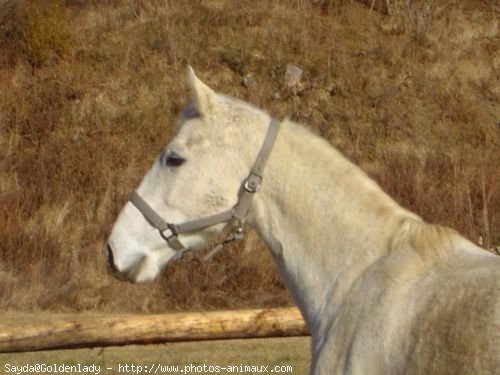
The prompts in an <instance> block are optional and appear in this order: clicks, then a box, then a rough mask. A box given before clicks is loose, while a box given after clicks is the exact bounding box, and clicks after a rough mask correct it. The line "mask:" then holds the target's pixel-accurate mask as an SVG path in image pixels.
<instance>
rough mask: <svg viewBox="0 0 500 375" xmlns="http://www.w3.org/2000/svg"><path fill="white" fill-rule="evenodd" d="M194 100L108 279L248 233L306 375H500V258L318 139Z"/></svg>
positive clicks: (135, 210) (112, 257) (231, 106)
mask: <svg viewBox="0 0 500 375" xmlns="http://www.w3.org/2000/svg"><path fill="white" fill-rule="evenodd" d="M188 81H189V86H190V89H191V94H192V104H191V105H190V106H189V107H188V108H187V109H186V110H185V111H184V112H183V113H182V115H181V116H180V119H179V124H178V129H177V131H176V132H175V136H174V137H173V138H172V140H171V141H170V142H169V143H168V144H167V145H166V146H165V148H164V150H163V151H162V152H161V153H160V155H159V156H158V158H157V159H156V161H155V162H154V164H153V166H152V167H151V169H150V170H149V171H148V173H147V174H146V175H145V177H144V179H143V180H142V182H141V184H140V186H139V187H138V188H137V190H136V191H135V192H134V193H133V194H132V197H131V199H130V201H129V202H128V203H127V204H126V205H125V207H124V208H123V210H122V211H121V213H120V215H119V217H118V219H117V221H116V223H115V224H114V227H113V230H112V232H111V235H110V237H109V240H108V243H107V246H106V248H107V253H108V260H109V263H110V268H111V269H112V272H113V274H114V275H115V276H117V277H119V278H121V279H125V280H128V281H131V282H146V281H150V280H153V279H155V278H156V277H157V276H158V275H159V273H160V272H161V270H162V269H163V268H164V266H165V265H166V264H167V263H168V262H169V261H171V260H172V259H175V258H177V257H178V256H179V255H180V254H182V253H183V252H185V251H187V250H193V251H195V250H197V249H200V248H203V247H205V246H206V245H207V244H208V243H209V242H211V241H213V239H214V238H218V237H220V236H224V235H227V236H228V238H229V239H233V238H236V236H237V235H238V233H239V232H241V229H242V226H243V225H244V224H245V225H249V226H252V227H253V228H255V229H256V231H257V232H258V233H259V235H260V236H261V237H262V238H263V240H264V241H265V243H266V244H267V246H268V248H269V250H270V252H271V254H272V258H273V259H274V261H275V263H276V265H277V267H278V269H279V271H280V274H281V276H282V277H283V279H284V281H285V283H286V285H287V287H288V289H289V291H290V293H291V295H292V297H293V298H294V300H295V302H296V303H297V305H298V306H299V308H300V310H301V312H302V314H303V316H304V319H305V320H306V322H307V324H308V326H309V329H310V332H311V336H312V345H311V350H312V363H311V374H373V375H375V374H383V375H386V374H406V375H409V374H453V375H458V374H474V375H479V374H499V373H500V258H499V257H496V256H494V255H493V254H491V253H489V252H487V251H484V250H483V249H481V248H479V247H477V246H475V245H474V244H473V243H471V242H469V241H468V240H466V239H465V238H463V237H461V236H460V235H459V234H458V233H456V232H455V231H453V230H451V229H448V228H445V227H441V226H437V225H432V224H428V223H426V222H424V221H423V220H422V219H421V218H420V217H419V216H417V215H415V214H414V213H411V212H409V211H407V210H406V209H404V208H402V207H401V206H399V205H398V204H397V203H396V202H395V201H394V200H393V199H391V198H390V197H389V196H388V195H387V194H386V193H384V192H383V191H382V190H381V188H380V187H379V186H378V185H377V184H376V183H375V182H374V181H373V180H371V179H370V178H369V177H368V176H367V175H366V174H365V173H364V172H362V171H361V170H360V169H359V168H358V167H356V166H355V165H353V164H352V163H351V162H349V161H348V160H347V159H346V158H344V157H343V156H342V155H341V154H340V153H339V152H338V151H337V150H335V149H334V148H333V147H331V146H330V145H329V144H328V143H327V142H326V141H325V140H323V139H321V138H319V137H318V136H316V135H314V134H313V133H311V132H310V131H308V130H306V129H305V128H304V127H302V126H300V125H298V124H295V123H294V122H292V121H289V120H285V121H283V122H281V123H278V122H277V121H275V120H273V119H272V118H271V117H270V116H269V115H268V114H266V113H265V112H263V111H261V110H259V109H257V108H255V107H253V106H251V105H249V104H247V103H245V102H242V101H240V100H237V99H234V98H231V97H227V96H224V95H221V94H218V93H216V92H214V91H213V90H212V89H211V88H209V87H208V86H207V85H205V84H204V83H203V82H201V81H200V80H199V79H198V78H197V77H196V76H195V74H194V72H193V71H192V69H191V68H189V69H188Z"/></svg>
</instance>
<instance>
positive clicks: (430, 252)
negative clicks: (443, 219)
mask: <svg viewBox="0 0 500 375" xmlns="http://www.w3.org/2000/svg"><path fill="white" fill-rule="evenodd" d="M463 241H466V240H465V239H464V238H463V237H462V236H461V235H460V234H459V233H458V232H456V231H455V230H453V229H451V228H448V227H444V226H441V225H436V224H429V223H426V222H425V221H423V220H417V219H415V218H404V219H402V220H401V221H400V223H399V228H398V230H397V231H396V233H395V234H394V236H393V237H392V238H391V241H390V253H393V252H395V251H400V250H413V251H414V252H416V253H417V254H418V255H420V257H421V258H422V259H429V258H431V259H437V258H444V257H447V256H449V255H451V254H452V253H453V252H454V251H455V250H457V249H458V245H459V244H460V243H461V242H463Z"/></svg>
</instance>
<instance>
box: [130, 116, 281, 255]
mask: <svg viewBox="0 0 500 375" xmlns="http://www.w3.org/2000/svg"><path fill="white" fill-rule="evenodd" d="M278 130H279V122H278V121H276V120H274V119H271V122H270V123H269V129H268V130H267V134H266V138H265V139H264V143H263V144H262V147H261V149H260V151H259V154H258V155H257V159H256V160H255V163H254V164H253V166H252V169H251V170H250V173H249V174H248V176H247V178H246V179H245V180H244V181H243V183H242V184H241V188H240V192H239V197H238V202H236V204H235V205H234V206H233V207H232V208H231V209H229V210H226V211H223V212H220V213H217V214H215V215H211V216H207V217H204V218H201V219H197V220H192V221H186V222H184V223H181V224H172V223H169V222H167V221H165V220H163V218H162V217H161V216H160V215H158V213H157V212H156V211H155V210H154V209H153V208H152V207H151V206H150V205H149V204H148V203H147V202H146V201H145V200H144V199H142V197H141V196H140V195H139V193H138V192H137V191H135V190H134V191H133V192H132V194H131V195H130V198H129V200H130V202H131V203H132V204H133V205H134V206H135V207H136V208H137V209H138V210H139V211H140V212H141V213H142V214H143V215H144V217H145V218H146V220H147V221H148V222H149V223H150V224H151V225H152V226H153V227H155V228H156V229H158V231H159V232H160V235H161V236H162V237H163V239H165V241H167V243H168V245H169V246H170V247H171V248H172V249H174V250H175V251H180V252H184V251H185V250H188V249H187V248H186V247H185V246H184V245H183V244H182V242H181V241H180V240H179V234H182V233H188V232H194V231H196V230H200V229H204V228H207V227H211V226H213V225H217V224H220V223H225V222H228V221H232V222H233V228H232V230H231V232H230V234H229V236H228V237H227V238H226V239H225V240H223V241H222V243H221V244H219V245H217V246H216V247H215V248H214V249H213V250H212V251H210V252H209V253H208V254H207V255H206V256H205V257H204V258H203V260H208V259H210V258H211V257H212V256H214V255H215V254H216V253H217V252H218V251H219V250H221V249H222V248H223V246H224V245H226V244H227V243H229V242H232V241H235V240H240V239H243V236H244V235H243V220H244V219H245V217H246V216H247V214H248V211H249V210H250V205H251V203H252V198H253V195H254V194H255V193H256V192H258V191H259V188H260V185H261V183H262V176H263V172H264V167H265V166H266V162H267V159H268V158H269V155H270V154H271V150H272V148H273V145H274V141H275V140H276V136H277V135H278Z"/></svg>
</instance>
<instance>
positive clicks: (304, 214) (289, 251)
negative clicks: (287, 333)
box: [250, 122, 416, 335]
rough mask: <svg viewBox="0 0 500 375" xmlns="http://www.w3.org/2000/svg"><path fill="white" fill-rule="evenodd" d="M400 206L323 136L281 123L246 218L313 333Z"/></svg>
mask: <svg viewBox="0 0 500 375" xmlns="http://www.w3.org/2000/svg"><path fill="white" fill-rule="evenodd" d="M408 216H413V217H416V216H415V215H413V214H411V213H409V212H407V211H405V210H404V209H402V208H401V207H400V206H398V205H397V204H396V203H395V202H394V201H393V200H392V199H391V198H390V197H389V196H387V195H386V194H385V193H384V192H383V191H382V190H381V189H380V188H379V187H378V185H377V184H376V183H375V182H373V181H372V180H371V179H369V178H368V177H367V176H366V175H365V174H364V173H363V172H362V171H361V170H360V169H359V168H357V167H356V166H355V165H353V164H352V163H350V162H349V161H348V160H347V159H345V158H344V157H343V156H342V155H341V154H340V153H339V152H337V151H336V150H335V149H333V148H332V147H331V146H330V145H329V144H328V143H327V142H326V141H324V140H322V139H321V138H319V137H317V136H315V135H313V134H312V133H310V132H308V131H307V130H305V129H303V128H301V127H299V126H298V125H296V124H293V123H290V122H287V123H284V124H283V125H282V128H281V130H280V133H279V135H278V139H277V141H276V144H275V146H274V149H273V151H272V153H271V156H270V159H269V164H268V167H267V169H266V171H265V179H264V183H263V186H262V189H261V192H259V193H258V194H257V195H256V200H255V205H254V210H253V212H252V214H251V217H250V224H251V225H253V226H254V227H255V228H256V230H257V231H258V232H259V234H260V235H261V237H262V238H263V239H264V241H265V242H266V244H267V245H268V247H269V249H270V250H271V254H272V257H273V259H274V261H275V262H276V264H277V266H278V269H279V271H280V273H281V275H282V277H283V279H284V281H285V283H286V284H287V287H288V289H289V291H290V293H291V295H292V297H293V298H294V300H295V302H296V303H297V305H298V306H299V308H300V309H301V310H302V313H303V315H304V318H305V319H306V321H307V323H308V325H309V327H310V329H311V331H312V333H313V335H314V329H315V327H318V329H319V324H320V323H321V321H320V319H319V317H320V316H324V315H325V312H326V309H328V312H326V314H334V311H333V312H332V311H330V309H333V310H335V307H336V306H338V305H340V303H341V302H342V299H343V298H344V295H345V294H346V293H347V291H348V290H349V287H350V286H351V285H352V283H353V282H354V281H355V280H356V279H357V278H358V277H359V276H360V275H361V274H362V273H363V271H364V270H366V269H367V268H368V267H369V266H370V265H371V264H373V263H374V262H376V260H377V259H378V258H380V257H382V256H383V255H384V254H385V253H387V251H388V241H389V238H390V236H391V231H392V230H393V228H395V226H396V225H397V223H399V222H400V220H401V219H402V218H403V217H408Z"/></svg>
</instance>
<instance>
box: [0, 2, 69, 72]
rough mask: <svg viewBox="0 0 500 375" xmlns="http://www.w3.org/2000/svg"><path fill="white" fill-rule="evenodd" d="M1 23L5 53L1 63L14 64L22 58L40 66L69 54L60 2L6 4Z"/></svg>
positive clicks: (0, 13)
mask: <svg viewBox="0 0 500 375" xmlns="http://www.w3.org/2000/svg"><path fill="white" fill-rule="evenodd" d="M0 21H2V24H3V26H2V28H1V34H0V39H1V41H0V45H1V46H3V49H4V50H5V51H6V52H7V53H6V56H5V57H4V59H3V62H4V63H7V64H13V63H15V61H16V60H17V58H19V57H20V56H23V57H26V59H27V60H28V61H29V62H30V63H31V64H32V65H34V66H40V65H42V64H44V63H47V62H49V61H51V60H54V59H57V58H60V57H62V56H64V55H65V54H67V53H68V51H69V50H70V32H69V25H68V23H67V17H66V11H65V8H64V7H63V4H62V2H60V1H59V0H24V1H9V0H7V1H5V2H4V4H3V7H2V9H1V10H0Z"/></svg>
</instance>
